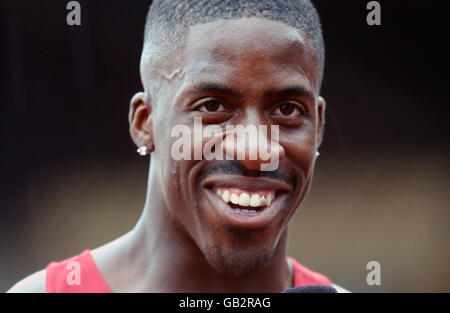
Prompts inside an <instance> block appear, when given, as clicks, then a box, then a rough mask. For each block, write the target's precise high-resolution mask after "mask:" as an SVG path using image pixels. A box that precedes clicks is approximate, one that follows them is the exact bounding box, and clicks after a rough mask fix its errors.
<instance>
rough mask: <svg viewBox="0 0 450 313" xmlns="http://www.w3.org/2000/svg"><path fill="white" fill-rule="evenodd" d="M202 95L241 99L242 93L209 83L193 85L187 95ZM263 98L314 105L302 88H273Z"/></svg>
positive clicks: (309, 92)
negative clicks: (293, 99) (210, 94)
mask: <svg viewBox="0 0 450 313" xmlns="http://www.w3.org/2000/svg"><path fill="white" fill-rule="evenodd" d="M204 93H214V94H222V95H224V96H232V97H236V98H238V97H241V96H242V93H241V92H239V91H237V90H235V89H233V88H230V87H227V86H224V85H221V84H217V83H210V82H201V83H198V84H195V85H194V86H193V87H192V89H191V90H190V91H189V95H191V96H197V95H200V94H204ZM264 97H265V98H276V97H298V98H303V99H306V100H307V101H310V102H311V103H314V100H315V97H314V94H313V93H312V92H311V91H310V90H309V89H307V88H306V87H304V86H298V85H293V86H287V87H283V88H274V89H270V90H267V91H266V92H264Z"/></svg>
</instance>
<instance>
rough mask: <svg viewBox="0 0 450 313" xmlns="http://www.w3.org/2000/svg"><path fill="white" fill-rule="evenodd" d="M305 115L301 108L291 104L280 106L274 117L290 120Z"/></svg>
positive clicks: (274, 112)
mask: <svg viewBox="0 0 450 313" xmlns="http://www.w3.org/2000/svg"><path fill="white" fill-rule="evenodd" d="M303 113H304V110H303V109H302V108H301V107H299V106H298V105H295V104H293V103H290V102H287V103H283V104H281V105H279V106H278V107H276V108H275V110H274V111H273V114H274V115H277V116H280V117H288V118H297V117H300V116H302V115H303Z"/></svg>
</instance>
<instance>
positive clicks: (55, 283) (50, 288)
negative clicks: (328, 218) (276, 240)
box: [45, 250, 332, 293]
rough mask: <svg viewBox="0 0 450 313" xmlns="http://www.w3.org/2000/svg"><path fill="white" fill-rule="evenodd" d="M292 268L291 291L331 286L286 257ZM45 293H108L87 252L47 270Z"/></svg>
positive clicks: (324, 279) (50, 265) (323, 277)
mask: <svg viewBox="0 0 450 313" xmlns="http://www.w3.org/2000/svg"><path fill="white" fill-rule="evenodd" d="M288 258H289V260H290V261H291V262H292V265H293V267H294V287H299V286H307V285H329V286H331V285H332V283H331V282H330V280H329V279H328V278H327V277H325V276H324V275H322V274H319V273H316V272H313V271H311V270H310V269H308V268H306V267H304V266H303V265H301V264H299V263H298V262H297V261H296V260H295V259H293V258H291V257H288ZM46 270H47V271H46V278H45V285H46V292H49V293H76V292H78V293H110V292H111V289H110V288H109V287H108V285H107V284H106V282H105V280H104V279H103V277H102V274H101V273H100V271H99V270H98V267H97V265H96V264H95V261H94V259H93V258H92V255H91V251H90V250H84V251H83V253H81V254H79V255H77V256H74V257H72V258H70V259H67V260H64V261H61V262H52V263H50V264H49V265H48V266H47V268H46Z"/></svg>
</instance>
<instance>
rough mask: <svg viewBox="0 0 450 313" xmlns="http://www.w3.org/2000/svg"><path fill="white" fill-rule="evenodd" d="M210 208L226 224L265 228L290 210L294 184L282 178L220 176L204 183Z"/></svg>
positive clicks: (208, 179)
mask: <svg viewBox="0 0 450 313" xmlns="http://www.w3.org/2000/svg"><path fill="white" fill-rule="evenodd" d="M202 185H203V187H204V190H205V192H206V195H207V198H208V200H209V203H210V208H211V209H213V210H214V211H215V212H216V213H217V214H218V216H219V217H220V220H221V221H222V222H223V223H225V224H226V225H230V226H234V227H239V228H263V227H265V226H267V225H268V224H270V223H271V222H272V221H273V220H274V219H275V218H276V217H277V215H278V214H279V213H280V211H283V210H286V209H287V208H286V201H285V200H286V199H287V197H288V194H289V191H290V190H291V186H290V185H288V184H287V183H284V182H282V181H278V180H273V179H268V178H261V177H246V176H240V175H218V176H214V177H209V178H207V179H205V180H204V181H203V182H202Z"/></svg>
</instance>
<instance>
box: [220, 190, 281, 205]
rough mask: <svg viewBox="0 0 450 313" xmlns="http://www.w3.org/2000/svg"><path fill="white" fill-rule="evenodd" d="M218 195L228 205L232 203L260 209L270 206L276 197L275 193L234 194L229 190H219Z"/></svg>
mask: <svg viewBox="0 0 450 313" xmlns="http://www.w3.org/2000/svg"><path fill="white" fill-rule="evenodd" d="M216 193H217V194H218V195H219V196H220V197H221V198H222V200H223V201H225V202H226V203H228V202H231V203H233V204H237V205H240V206H251V207H260V206H266V205H270V204H271V203H272V200H273V198H274V196H275V192H274V191H265V192H254V193H250V194H249V193H247V192H234V191H230V190H228V189H223V188H219V189H217V190H216Z"/></svg>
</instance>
